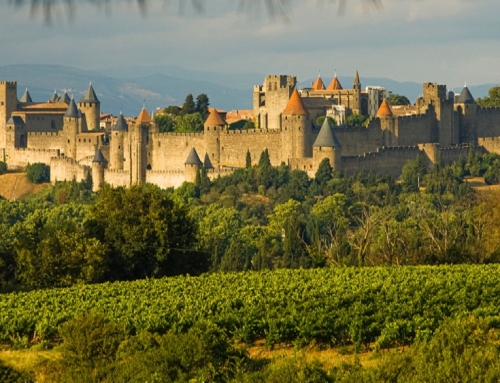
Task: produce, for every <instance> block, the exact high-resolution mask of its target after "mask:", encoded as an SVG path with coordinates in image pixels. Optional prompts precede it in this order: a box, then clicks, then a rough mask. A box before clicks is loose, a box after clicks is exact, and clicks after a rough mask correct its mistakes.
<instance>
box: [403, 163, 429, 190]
mask: <svg viewBox="0 0 500 383" xmlns="http://www.w3.org/2000/svg"><path fill="white" fill-rule="evenodd" d="M425 174H427V166H426V165H425V160H424V157H423V156H422V155H420V154H419V155H417V158H416V159H415V160H412V161H408V162H407V163H405V164H404V165H403V169H402V171H401V176H400V177H399V179H400V181H401V184H402V186H403V191H404V192H417V191H419V186H420V183H421V182H422V179H423V177H424V175H425Z"/></svg>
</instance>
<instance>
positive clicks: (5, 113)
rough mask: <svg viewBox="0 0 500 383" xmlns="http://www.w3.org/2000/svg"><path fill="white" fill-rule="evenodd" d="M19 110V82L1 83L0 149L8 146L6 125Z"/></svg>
mask: <svg viewBox="0 0 500 383" xmlns="http://www.w3.org/2000/svg"><path fill="white" fill-rule="evenodd" d="M16 109H17V82H15V81H1V82H0V148H5V145H6V124H7V121H9V119H10V117H11V115H12V112H14V111H15V110H16Z"/></svg>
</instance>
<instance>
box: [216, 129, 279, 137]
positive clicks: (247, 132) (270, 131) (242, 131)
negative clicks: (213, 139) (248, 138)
mask: <svg viewBox="0 0 500 383" xmlns="http://www.w3.org/2000/svg"><path fill="white" fill-rule="evenodd" d="M224 133H225V134H226V135H233V136H234V135H239V134H240V135H257V134H273V135H276V134H281V133H283V132H282V131H281V130H279V129H234V130H226V131H224Z"/></svg>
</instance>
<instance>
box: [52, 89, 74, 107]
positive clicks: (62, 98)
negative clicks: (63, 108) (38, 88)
mask: <svg viewBox="0 0 500 383" xmlns="http://www.w3.org/2000/svg"><path fill="white" fill-rule="evenodd" d="M70 101H71V99H70V98H69V96H68V93H66V91H64V93H63V94H62V95H61V96H60V97H58V98H57V101H54V102H64V103H65V104H68V105H69V103H70Z"/></svg>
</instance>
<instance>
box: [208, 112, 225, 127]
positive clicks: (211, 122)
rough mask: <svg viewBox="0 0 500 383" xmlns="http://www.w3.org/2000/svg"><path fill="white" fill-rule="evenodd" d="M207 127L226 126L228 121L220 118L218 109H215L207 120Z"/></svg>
mask: <svg viewBox="0 0 500 383" xmlns="http://www.w3.org/2000/svg"><path fill="white" fill-rule="evenodd" d="M205 126H226V121H224V119H223V118H222V117H221V116H220V114H219V112H217V109H215V108H214V109H212V111H211V112H210V114H209V115H208V117H207V119H206V120H205Z"/></svg>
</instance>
